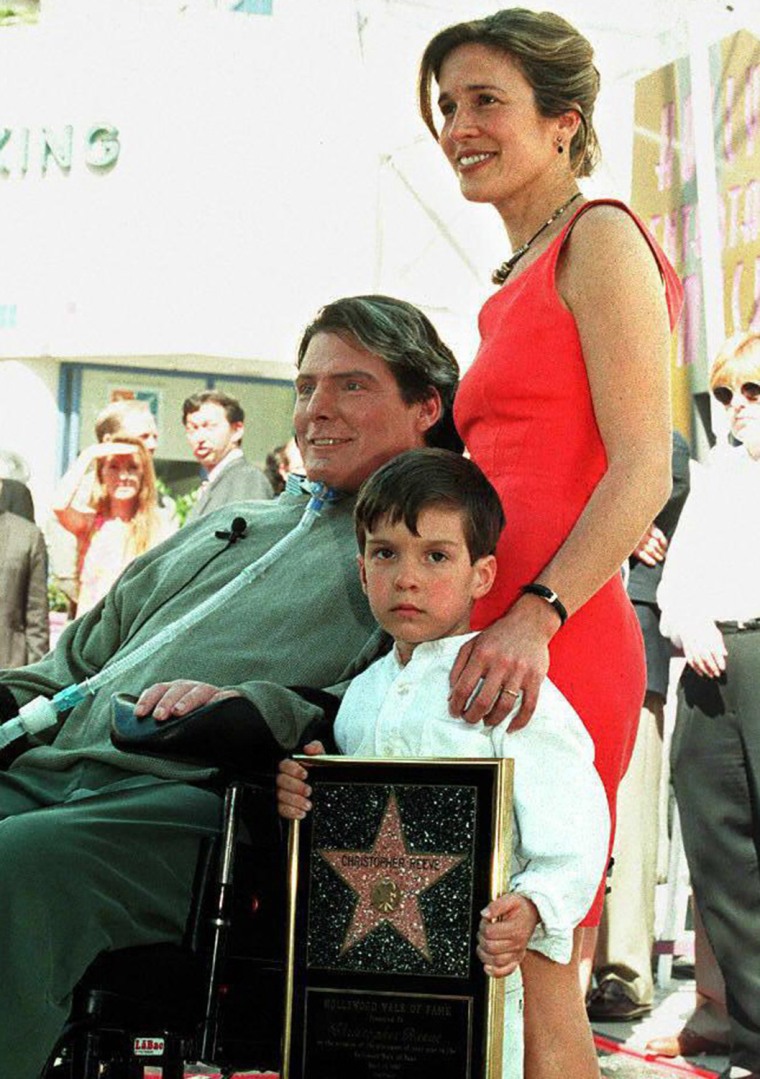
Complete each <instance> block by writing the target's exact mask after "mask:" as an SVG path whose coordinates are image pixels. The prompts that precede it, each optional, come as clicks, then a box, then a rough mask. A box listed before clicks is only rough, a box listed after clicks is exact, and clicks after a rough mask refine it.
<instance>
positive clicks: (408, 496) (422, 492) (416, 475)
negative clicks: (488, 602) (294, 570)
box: [354, 449, 505, 562]
mask: <svg viewBox="0 0 760 1079" xmlns="http://www.w3.org/2000/svg"><path fill="white" fill-rule="evenodd" d="M431 507H436V508H438V507H443V508H446V509H449V508H450V509H454V510H459V512H460V513H461V514H462V523H463V526H464V537H465V541H466V543H467V550H468V551H469V552H470V560H471V561H472V562H476V561H477V559H479V558H483V557H484V556H485V555H489V554H493V553H494V551H495V550H496V544H497V542H498V540H499V536H500V535H501V531H502V529H503V528H504V523H505V522H504V511H503V510H502V508H501V502H500V501H499V496H498V495H497V493H496V491H495V490H494V489H493V487H492V486H491V484H490V483H489V482H488V480H487V479H486V477H485V476H484V475H483V473H482V472H481V471H480V469H479V468H478V466H477V465H476V464H475V462H474V461H471V460H469V458H467V457H461V456H460V455H459V454H458V453H453V452H452V451H451V450H439V449H424V450H408V451H407V452H406V453H400V454H399V455H398V457H394V458H393V459H392V460H390V461H388V462H387V463H386V464H384V465H382V467H381V468H378V470H377V471H376V472H374V473H373V474H372V475H371V476H370V477H369V479H366V480H365V481H364V483H363V484H362V486H361V489H360V491H359V497H358V499H357V501H356V507H355V509H354V527H355V528H356V538H357V540H358V542H359V548H360V550H362V551H363V550H364V544H365V540H366V537H367V532H371V531H372V530H373V529H374V528H375V526H376V525H377V523H378V521H380V520H382V519H383V518H387V520H388V521H389V522H390V523H391V524H397V523H398V522H399V521H403V522H404V524H405V525H406V527H407V528H408V529H409V531H410V532H413V533H414V534H415V535H419V533H418V532H417V519H418V517H419V515H420V513H421V512H422V510H425V509H430V508H431Z"/></svg>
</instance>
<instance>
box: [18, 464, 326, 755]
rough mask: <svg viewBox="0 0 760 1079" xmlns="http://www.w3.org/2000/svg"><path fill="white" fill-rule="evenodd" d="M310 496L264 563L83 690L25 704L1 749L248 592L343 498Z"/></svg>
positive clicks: (316, 486)
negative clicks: (248, 587)
mask: <svg viewBox="0 0 760 1079" xmlns="http://www.w3.org/2000/svg"><path fill="white" fill-rule="evenodd" d="M310 492H311V498H310V499H309V501H308V504H307V506H306V509H305V510H304V512H303V516H302V517H301V519H300V521H299V522H298V524H297V525H296V526H295V528H293V529H291V531H290V532H288V533H287V535H285V536H283V537H282V539H280V540H278V541H277V543H275V544H274V546H273V547H270V548H269V550H268V551H266V552H265V553H264V554H263V555H262V556H261V558H258V559H257V560H256V561H255V562H253V563H252V564H251V565H250V566H246V567H245V569H244V570H242V571H241V572H240V573H239V574H238V575H237V576H236V577H233V579H232V580H231V581H228V582H227V584H226V585H225V586H224V588H222V589H220V590H219V591H218V592H216V593H215V594H214V595H213V596H209V597H208V599H205V600H204V601H203V603H199V604H198V606H197V607H195V608H193V610H192V611H188V612H187V614H184V615H183V616H182V617H181V618H178V619H177V620H176V621H175V622H171V623H170V624H169V625H168V626H164V628H163V629H162V630H161V631H160V632H159V633H157V634H156V635H155V637H151V638H150V640H148V641H145V642H144V643H143V644H141V645H140V647H139V648H136V649H135V650H134V652H129V653H128V654H127V655H125V656H122V657H121V658H120V659H115V660H113V661H112V662H111V663H108V664H106V666H105V667H104V668H103V670H102V671H99V672H98V673H97V674H94V675H93V676H92V677H91V678H85V679H84V680H83V681H82V682H79V683H78V684H77V685H71V686H67V687H66V688H65V689H61V690H59V691H58V693H56V694H55V696H54V697H53V698H52V699H51V698H48V697H35V698H34V699H33V700H31V701H29V702H28V704H25V705H22V707H21V708H20V709H19V713H18V715H17V716H14V718H13V719H9V720H7V721H6V722H5V723H3V724H0V749H2V748H3V747H4V746H7V745H10V743H11V742H15V741H16V739H17V738H21V737H22V736H23V735H25V734H37V733H38V732H39V731H43V730H45V729H46V728H47V727H52V726H53V725H54V724H55V723H56V722H57V721H58V716H59V715H60V714H61V713H63V712H68V711H69V710H70V709H71V708H73V707H74V706H75V705H77V704H79V703H80V702H81V701H83V700H85V698H87V697H91V696H94V695H95V693H96V692H97V691H98V690H99V689H100V688H101V687H102V686H104V685H108V683H109V682H115V681H117V680H118V679H119V678H121V676H122V675H123V674H125V673H126V672H127V671H131V670H132V669H133V668H134V667H137V666H139V665H140V664H141V663H142V662H143V660H145V659H147V658H148V657H149V656H153V655H154V654H155V653H156V652H157V651H159V649H161V648H162V647H163V645H164V644H167V643H168V642H169V641H174V640H176V639H177V638H178V637H180V636H182V635H183V634H184V633H187V632H188V630H190V629H192V628H193V627H194V626H196V625H197V624H198V623H199V622H201V621H202V620H203V619H204V618H205V617H206V615H208V614H210V613H211V612H212V611H215V610H217V609H218V608H219V607H222V606H224V604H226V603H227V602H228V600H229V599H231V597H232V596H234V595H236V594H237V593H238V592H240V591H241V589H243V588H245V586H246V585H248V584H250V583H251V582H252V581H254V580H255V579H256V578H257V577H260V576H261V575H262V573H264V572H265V571H266V570H267V569H269V567H270V566H271V565H272V563H273V562H276V561H277V560H278V559H280V558H281V557H282V556H283V555H284V554H286V553H287V552H288V551H289V550H290V548H291V547H292V546H294V544H296V543H297V542H298V540H299V539H300V537H301V536H302V535H303V534H304V533H305V532H308V530H309V529H310V528H311V527H312V525H313V524H314V522H315V521H316V519H317V517H318V516H319V514H320V512H321V510H322V507H323V506H324V505H325V503H328V504H329V503H331V502H335V501H337V499H338V498H339V497H340V495H339V494H338V493H337V492H335V491H333V490H331V489H330V488H329V487H326V486H325V484H323V483H312V484H311V485H310Z"/></svg>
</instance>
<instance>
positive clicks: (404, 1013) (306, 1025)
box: [282, 757, 522, 1079]
mask: <svg viewBox="0 0 760 1079" xmlns="http://www.w3.org/2000/svg"><path fill="white" fill-rule="evenodd" d="M301 759H308V761H309V762H310V766H309V783H310V785H311V787H312V792H313V793H312V798H311V801H312V804H313V809H312V811H311V812H310V813H309V814H307V816H306V818H305V819H304V820H303V821H293V822H291V832H290V855H289V857H290V870H289V872H290V879H289V912H288V957H287V977H286V1015H285V1029H284V1045H283V1067H282V1079H500V1077H501V1074H502V1063H503V1060H504V1055H505V1054H508V1053H511V1052H521V1051H522V1049H521V1046H511V1045H507V1044H505V1039H504V988H505V985H504V980H503V979H492V978H488V977H486V975H485V973H484V971H483V967H482V964H481V962H480V960H479V959H478V957H477V955H476V952H475V948H476V935H477V928H478V923H479V921H480V911H481V910H482V909H483V907H484V906H486V904H487V903H488V902H489V901H490V900H491V899H493V898H495V897H496V896H497V895H501V894H503V893H504V892H505V891H507V889H508V884H509V871H510V860H511V849H512V844H511V824H512V762H511V761H509V760H501V759H487V760H464V761H463V760H456V761H452V760H447V759H436V760H422V759H407V760H396V759H394V760H378V759H372V760H366V759H363V758H358V757H309V758H301Z"/></svg>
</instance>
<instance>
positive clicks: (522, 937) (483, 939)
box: [478, 894, 541, 978]
mask: <svg viewBox="0 0 760 1079" xmlns="http://www.w3.org/2000/svg"><path fill="white" fill-rule="evenodd" d="M480 913H481V915H482V917H481V920H480V927H479V928H478V959H480V961H481V962H482V964H483V967H484V969H485V972H486V974H487V975H488V976H489V977H491V978H504V977H506V975H507V974H511V973H512V972H513V971H514V970H517V968H518V967H519V965H520V963H521V962H522V960H523V956H524V955H525V949H526V948H527V947H528V941H529V940H530V938H531V937H532V935H533V930H534V929H535V928H536V926H537V925H538V923H539V922H540V921H541V918H540V916H539V913H538V910H537V908H536V905H535V903H533V902H532V901H531V900H530V899H526V898H525V896H524V895H516V894H508V895H500V896H499V898H498V899H494V900H493V902H492V903H489V904H488V906H487V907H486V908H485V910H482V911H481V912H480Z"/></svg>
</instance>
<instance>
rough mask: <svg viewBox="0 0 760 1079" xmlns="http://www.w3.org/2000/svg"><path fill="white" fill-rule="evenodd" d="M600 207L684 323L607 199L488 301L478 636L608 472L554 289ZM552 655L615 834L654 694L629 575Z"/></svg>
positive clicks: (575, 347)
mask: <svg viewBox="0 0 760 1079" xmlns="http://www.w3.org/2000/svg"><path fill="white" fill-rule="evenodd" d="M599 202H603V203H606V204H611V205H615V206H619V207H620V208H621V209H622V210H624V211H625V212H626V213H628V214H630V216H631V217H632V218H633V219H634V220H635V221H636V223H637V224H638V226H639V228H640V229H641V231H642V233H643V235H644V236H645V238H646V240H647V242H648V243H649V246H650V247H651V249H652V252H653V254H654V257H655V259H656V260H657V263H658V265H659V267H660V272H661V274H662V277H663V281H664V284H665V289H666V296H667V304H668V311H669V314H670V321H671V327H672V326H674V325H675V323H676V321H677V319H678V315H679V312H680V308H681V302H682V289H681V284H680V281H679V280H678V277H677V275H676V273H675V271H674V270H673V268H672V266H671V265H670V263H669V262H668V260H667V259H666V258H665V255H664V254H663V252H662V251H661V250H660V248H659V247H658V245H657V244H656V242H655V241H654V240H653V239H652V237H651V236H650V234H649V233H648V232H647V230H646V229H645V227H644V225H643V224H642V222H641V221H639V219H638V218H637V217H636V216H635V214H633V213H632V212H631V210H629V209H628V207H626V206H624V205H623V204H622V203H618V202H615V201H612V200H607V199H604V200H598V201H595V202H588V203H585V204H584V205H583V206H582V207H580V209H579V210H578V211H577V212H576V213H575V214H574V215H573V217H572V219H571V220H570V221H569V222H568V224H567V226H566V227H565V228H564V229H563V230H562V232H561V233H560V234H559V235H558V236H557V238H556V239H555V240H554V241H553V242H552V244H551V245H550V246H549V247H548V248H547V249H546V251H544V252H543V253H542V254H541V255H539V257H538V258H537V259H536V261H535V262H533V263H532V264H531V265H530V266H529V267H528V269H527V270H525V271H524V273H522V274H521V275H520V277H518V278H517V279H516V280H515V281H514V282H511V283H510V282H509V281H507V283H506V284H505V285H504V286H502V288H501V289H499V291H498V292H496V293H494V295H493V296H491V297H490V298H489V299H488V300H487V301H486V303H485V304H484V306H483V309H482V310H481V313H480V320H479V328H480V336H481V344H480V348H479V350H478V354H477V356H476V358H475V362H474V363H473V365H472V367H471V368H470V369H469V371H468V372H467V374H466V375H465V376H464V378H463V379H462V383H461V386H460V388H459V391H458V393H457V397H456V402H455V407H454V418H455V421H456V425H457V428H458V430H459V433H460V435H461V436H462V438H463V439H464V442H465V445H466V446H467V449H468V450H469V452H470V454H471V456H472V458H473V459H474V461H475V462H476V463H477V464H478V465H479V466H480V467H481V468H482V470H483V472H484V473H485V474H486V476H487V477H488V478H489V480H490V481H491V483H492V484H493V485H494V487H495V488H496V490H497V491H498V492H499V495H500V497H501V500H502V504H503V506H504V511H505V514H506V519H507V524H506V528H505V530H504V534H503V535H502V537H501V541H500V544H499V547H498V550H497V560H498V573H497V577H496V582H495V584H494V587H493V589H492V590H491V592H490V593H489V594H488V595H487V596H485V597H484V598H483V599H481V600H480V601H478V603H477V604H476V607H475V611H474V616H473V623H472V625H473V629H484V628H485V627H486V626H489V625H490V624H491V623H492V622H494V621H495V620H496V619H498V618H500V617H501V616H502V615H503V614H504V613H505V612H506V611H507V610H508V608H509V607H510V606H511V605H512V603H513V602H514V601H515V599H516V598H517V597H518V595H519V590H520V586H521V585H523V584H527V583H528V582H529V581H533V580H534V579H535V578H536V577H537V576H538V574H539V573H540V572H541V570H542V569H543V568H544V566H546V564H547V563H548V562H549V561H550V560H551V559H552V557H553V556H554V554H555V553H556V551H557V550H558V548H559V547H561V545H562V543H563V542H564V540H565V539H566V537H567V535H568V533H569V532H570V531H571V529H572V528H573V525H574V524H575V522H576V521H577V519H578V517H579V516H580V514H581V512H582V511H583V509H584V507H585V505H586V503H587V501H588V499H589V497H590V495H591V493H592V492H593V490H594V488H595V487H596V485H597V483H598V482H599V480H600V479H601V477H602V476H603V475H604V473H605V471H606V468H607V456H606V453H605V449H604V445H603V443H602V438H601V435H600V434H599V429H598V427H597V424H596V419H595V416H594V408H593V403H592V400H591V391H590V388H589V384H588V377H587V374H586V365H585V362H584V359H583V354H582V352H581V345H580V340H579V337H578V330H577V327H576V324H575V320H574V318H573V316H572V314H571V313H570V312H569V311H568V310H567V309H566V308H565V307H564V306H563V304H562V302H561V300H560V298H559V295H558V293H557V289H556V283H555V271H556V267H557V259H558V257H559V253H560V250H561V248H562V244H563V242H564V240H565V238H566V237H567V235H568V233H569V231H570V229H571V228H572V227H573V224H574V223H575V221H577V220H578V218H579V216H580V215H581V214H583V213H585V212H586V211H587V210H588V209H589V208H590V207H592V206H595V205H599ZM610 377H612V378H614V369H611V370H610ZM560 598H561V597H560ZM549 651H550V657H551V659H550V666H549V677H550V678H551V679H552V681H553V682H554V683H555V685H557V686H558V688H559V689H560V690H561V691H562V692H563V693H564V695H565V696H566V697H567V699H568V700H569V701H570V703H571V704H572V705H573V707H574V708H575V710H576V711H577V712H578V714H579V716H580V717H581V719H582V720H583V722H584V724H585V726H586V728H587V729H588V731H589V734H590V735H591V737H592V738H593V740H594V745H595V747H596V767H597V770H598V772H599V775H600V777H601V779H602V782H603V783H604V787H605V790H606V791H607V797H608V799H609V804H610V813H611V816H612V819H613V831H614V818H615V799H616V793H617V788H618V784H619V782H620V779H621V778H622V775H623V773H624V772H625V769H626V767H627V766H628V761H629V759H630V755H631V752H632V750H633V743H634V739H635V737H636V728H637V725H638V720H639V713H640V711H641V706H642V702H643V700H644V690H645V687H646V669H645V663H644V648H643V642H642V637H641V632H640V629H639V624H638V621H637V619H636V616H635V614H634V611H633V607H632V606H631V603H630V602H629V600H628V597H627V595H626V593H625V588H624V587H623V581H622V578H621V576H620V574H615V576H614V577H613V578H612V579H611V580H610V581H608V582H607V584H605V585H604V586H603V587H602V588H600V589H599V591H598V592H597V593H596V594H595V595H594V596H592V597H591V599H589V600H588V602H587V603H585V604H584V606H583V607H582V608H581V609H580V610H578V611H577V612H576V613H575V614H573V615H572V616H571V617H570V618H569V619H568V621H567V623H566V624H565V626H564V627H563V628H562V630H561V631H560V632H559V633H557V634H556V635H555V636H554V638H553V639H552V641H551V644H550V646H549ZM558 778H559V779H560V781H561V777H558ZM603 884H604V882H602V885H603ZM603 897H604V887H603V886H600V889H599V892H598V894H597V897H596V899H595V901H594V905H593V906H592V908H591V910H590V911H589V914H588V916H587V918H586V920H585V922H584V924H587V925H596V924H598V922H599V918H600V916H601V908H602V902H603Z"/></svg>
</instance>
